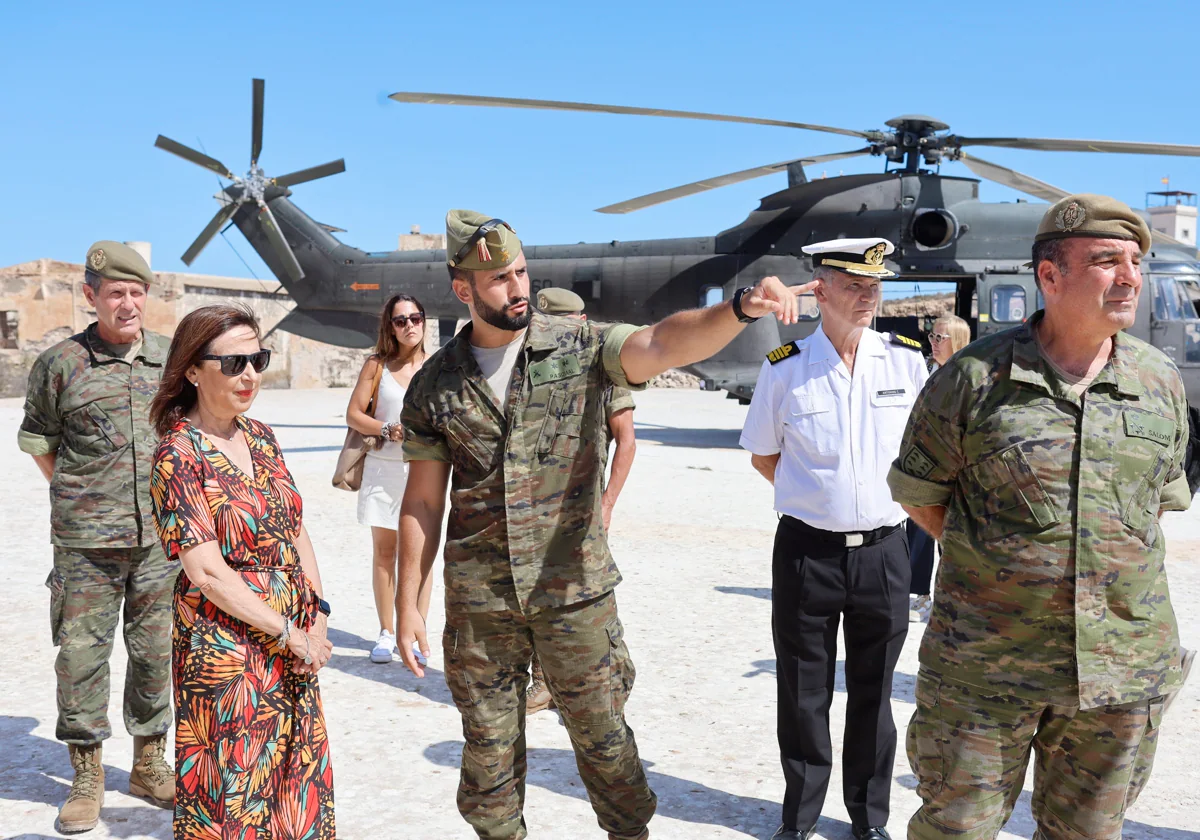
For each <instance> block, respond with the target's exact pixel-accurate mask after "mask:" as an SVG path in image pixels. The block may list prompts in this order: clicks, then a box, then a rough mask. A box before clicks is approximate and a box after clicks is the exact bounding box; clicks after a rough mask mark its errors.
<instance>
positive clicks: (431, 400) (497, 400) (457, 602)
mask: <svg viewBox="0 0 1200 840" xmlns="http://www.w3.org/2000/svg"><path fill="white" fill-rule="evenodd" d="M446 239H447V251H446V255H447V262H448V265H449V270H450V277H451V283H452V284H453V288H454V293H455V295H456V296H457V297H458V299H459V300H461V301H462V302H463V303H464V304H466V305H467V307H468V308H469V309H470V312H471V323H470V324H469V325H467V326H466V327H464V328H463V329H462V330H461V331H460V332H459V333H458V335H456V336H455V337H454V338H453V339H452V340H451V341H450V342H449V343H448V344H446V346H444V347H443V348H442V349H441V350H439V351H438V352H437V353H435V354H434V355H433V356H431V357H430V359H429V361H427V362H426V363H425V366H424V367H423V368H422V369H421V371H420V372H419V373H418V374H417V375H416V376H415V377H413V381H412V384H411V385H410V387H409V390H408V394H407V395H406V397H405V404H404V411H403V415H402V417H401V420H402V422H403V424H404V430H405V441H404V454H405V458H406V460H408V461H409V470H410V471H409V479H408V485H407V487H406V489H405V494H404V501H403V504H402V505H401V511H400V594H399V597H398V600H397V608H398V612H399V639H398V645H399V648H400V651H401V654H402V655H403V656H404V660H405V663H406V664H407V665H408V667H409V668H410V669H412V670H413V672H414V673H415V674H417V675H418V676H423V674H424V671H423V669H422V668H421V667H420V666H419V665H418V664H417V663H416V661H415V660H414V658H413V656H412V653H411V649H412V642H413V641H414V640H415V641H417V642H418V643H419V645H420V648H421V650H422V652H424V653H426V654H427V653H428V650H429V644H428V642H427V640H426V637H425V625H424V621H423V620H422V618H421V615H420V612H419V611H418V610H417V600H416V599H417V591H418V589H419V587H420V582H421V580H422V577H423V576H424V575H426V574H428V573H429V571H430V569H431V567H432V565H433V561H434V556H435V554H436V552H437V547H438V542H439V540H440V537H441V533H440V532H441V522H442V514H443V509H444V505H445V499H446V485H447V484H448V483H449V484H450V514H449V524H448V526H447V534H446V549H445V564H446V568H445V580H446V629H445V631H444V633H443V636H442V648H443V653H444V656H445V668H446V681H447V683H449V686H450V690H451V693H452V694H453V696H454V701H455V705H456V706H457V707H458V709H459V712H460V713H461V714H462V718H463V734H464V738H465V740H466V744H465V745H464V747H463V758H462V771H461V773H462V775H461V779H460V782H459V791H458V807H459V811H460V812H461V813H462V815H463V818H464V819H465V820H466V821H467V822H468V823H470V824H471V826H472V828H474V830H475V832H476V834H478V836H479V837H481V838H486V840H501V838H503V840H521V838H524V837H525V836H526V830H525V821H524V817H523V815H522V807H523V804H524V790H525V766H526V759H525V734H524V732H525V709H524V698H525V689H526V686H527V684H528V680H529V662H530V658H531V657H532V656H533V655H534V654H535V653H536V655H537V657H538V659H539V660H540V661H541V665H542V669H543V671H544V673H545V678H546V683H547V685H548V687H549V689H550V692H551V694H552V695H553V698H554V702H555V704H556V705H557V707H558V709H559V711H560V712H561V713H562V716H563V721H564V723H565V725H566V728H567V731H568V733H569V734H570V737H571V743H572V745H573V747H574V749H575V755H576V760H577V762H578V765H579V768H580V775H581V776H582V778H583V782H584V785H585V786H586V788H587V791H588V796H589V798H590V800H591V803H592V807H593V809H594V810H595V812H596V815H597V819H598V821H599V823H600V827H601V828H602V829H604V830H605V831H606V832H608V835H609V837H610V838H613V839H614V840H644V838H647V837H649V831H648V830H647V824H648V823H649V821H650V818H651V816H652V815H653V814H654V809H655V804H656V799H655V796H654V793H653V792H652V791H651V790H650V787H649V785H648V784H647V782H646V775H645V772H644V771H643V769H642V764H641V761H640V759H639V758H638V752H637V745H636V743H635V742H634V737H633V731H632V730H631V729H630V728H629V726H628V724H627V723H626V722H625V714H624V707H625V700H626V698H627V697H628V696H629V692H630V689H631V688H632V687H633V682H634V668H633V663H632V661H631V660H630V657H629V652H628V650H627V648H626V645H625V640H624V632H623V629H622V627H621V621H620V619H619V618H618V616H617V604H616V598H615V595H614V592H613V590H614V589H615V588H616V586H617V584H618V583H619V582H620V580H621V576H620V574H619V573H618V571H617V567H616V564H615V563H614V562H613V558H612V555H611V554H610V553H609V549H608V544H607V541H606V539H605V530H604V527H603V523H602V521H601V519H602V505H601V492H602V484H603V461H602V452H601V445H602V444H603V442H604V441H605V440H606V439H607V434H606V431H605V428H604V427H605V394H606V392H607V391H608V389H609V387H610V386H614V385H615V386H619V387H628V388H631V389H635V390H636V389H640V388H643V387H645V383H646V382H647V381H649V380H650V378H651V377H653V376H655V375H656V374H659V373H661V372H663V371H665V370H667V369H669V368H672V367H679V366H681V365H686V364H690V363H692V362H696V361H699V360H701V359H704V358H707V357H708V356H711V355H712V354H713V353H716V352H717V351H718V350H720V349H721V348H722V347H724V346H725V345H726V344H728V343H729V342H730V341H732V340H733V339H734V337H735V336H737V335H738V333H739V332H741V330H742V329H743V328H744V325H745V324H746V323H748V322H750V321H753V320H755V319H757V318H759V317H761V316H764V315H770V314H774V315H775V316H776V317H777V318H779V320H780V321H781V322H782V323H785V324H791V323H795V321H796V320H797V311H798V306H797V300H796V298H797V295H799V294H800V293H802V292H804V291H807V290H808V289H809V288H811V284H808V285H804V286H796V287H791V288H789V287H786V286H784V284H783V283H782V282H781V281H780V280H779V279H777V278H775V277H768V278H766V279H764V280H762V281H761V282H760V283H759V284H758V285H757V286H754V287H753V288H746V289H741V290H739V291H738V292H737V293H736V294H735V295H734V297H733V299H732V300H730V301H726V302H724V303H720V304H717V305H715V306H711V307H708V308H707V309H700V310H693V311H688V312H680V313H676V314H674V315H672V316H670V317H668V318H666V319H665V320H663V321H661V322H659V323H657V324H655V325H654V326H652V327H644V328H643V327H633V326H628V325H624V324H620V325H616V326H608V327H603V328H601V327H597V326H595V325H593V324H591V323H590V322H588V321H583V320H577V319H573V318H565V317H554V316H547V315H543V314H541V313H538V312H534V311H533V310H532V308H531V307H530V301H529V276H528V271H527V269H526V264H525V255H524V254H523V253H522V251H521V242H520V240H519V239H518V238H517V235H516V233H515V232H514V231H513V229H512V228H511V227H510V226H509V225H508V224H507V223H506V222H504V221H502V220H500V219H492V218H489V217H487V216H484V215H481V214H479V213H473V212H470V211H464V210H452V211H451V212H450V213H449V214H447V217H446Z"/></svg>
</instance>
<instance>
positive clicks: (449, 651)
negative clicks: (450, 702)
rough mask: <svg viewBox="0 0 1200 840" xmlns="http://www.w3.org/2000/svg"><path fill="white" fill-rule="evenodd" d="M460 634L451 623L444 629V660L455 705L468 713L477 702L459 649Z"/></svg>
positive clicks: (448, 684)
mask: <svg viewBox="0 0 1200 840" xmlns="http://www.w3.org/2000/svg"><path fill="white" fill-rule="evenodd" d="M458 635H459V633H458V630H456V629H455V628H453V627H451V626H450V625H449V624H447V625H446V627H445V629H443V630H442V661H443V662H444V663H445V666H446V685H447V687H449V689H450V695H451V696H452V697H453V698H454V705H455V706H457V707H458V710H459V711H460V712H462V713H463V714H464V715H467V714H469V712H470V710H471V709H473V708H474V707H475V703H474V701H473V700H472V699H471V690H470V680H469V679H467V674H466V669H465V668H464V667H463V663H462V656H461V655H460V654H459V651H458Z"/></svg>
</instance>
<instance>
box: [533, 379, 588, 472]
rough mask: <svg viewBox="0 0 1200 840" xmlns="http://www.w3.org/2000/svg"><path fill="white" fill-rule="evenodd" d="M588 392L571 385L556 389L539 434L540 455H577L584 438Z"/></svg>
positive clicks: (552, 394) (549, 402) (547, 405)
mask: <svg viewBox="0 0 1200 840" xmlns="http://www.w3.org/2000/svg"><path fill="white" fill-rule="evenodd" d="M586 405H587V395H586V394H582V393H576V392H575V390H574V389H573V388H571V387H570V386H569V385H568V386H564V387H562V388H559V389H557V390H555V391H554V392H553V393H551V394H550V399H549V400H548V401H547V403H546V419H545V420H543V421H542V431H541V434H540V435H539V436H538V442H537V454H538V457H539V458H546V457H548V456H551V455H557V456H559V457H560V458H574V457H575V456H576V455H578V454H579V448H580V444H581V441H582V440H583V418H584V415H583V413H584V409H585V406H586Z"/></svg>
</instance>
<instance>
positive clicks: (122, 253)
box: [83, 239, 154, 286]
mask: <svg viewBox="0 0 1200 840" xmlns="http://www.w3.org/2000/svg"><path fill="white" fill-rule="evenodd" d="M83 264H84V267H86V268H87V270H88V271H90V272H92V273H93V274H95V275H96V276H97V277H103V278H105V279H106V280H131V281H133V282H135V283H145V284H146V285H147V286H148V285H150V284H151V283H153V282H154V272H153V271H151V270H150V266H148V265H146V261H145V260H144V259H142V255H141V254H139V253H138V252H137V251H135V250H133V249H132V248H130V247H129V246H128V245H126V244H124V243H122V242H114V241H112V240H111V239H101V240H100V241H99V242H96V243H93V245H92V247H90V248H88V252H87V257H85V258H84V261H83Z"/></svg>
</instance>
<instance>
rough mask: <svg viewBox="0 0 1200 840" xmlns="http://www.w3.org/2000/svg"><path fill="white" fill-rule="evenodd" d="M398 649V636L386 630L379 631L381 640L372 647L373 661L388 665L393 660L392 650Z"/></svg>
mask: <svg viewBox="0 0 1200 840" xmlns="http://www.w3.org/2000/svg"><path fill="white" fill-rule="evenodd" d="M395 649H396V637H395V636H393V635H392V634H391V633H389V632H388V631H386V630H380V631H379V641H377V642H376V643H375V647H373V648H372V649H371V661H372V662H377V663H379V664H380V665H386V664H387V663H388V662H391V661H392V651H394V650H395Z"/></svg>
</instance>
